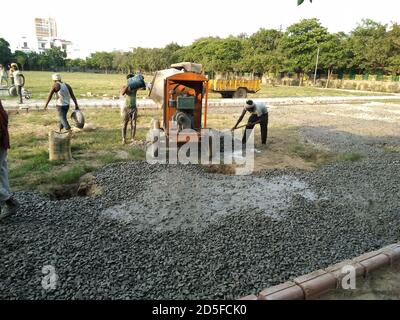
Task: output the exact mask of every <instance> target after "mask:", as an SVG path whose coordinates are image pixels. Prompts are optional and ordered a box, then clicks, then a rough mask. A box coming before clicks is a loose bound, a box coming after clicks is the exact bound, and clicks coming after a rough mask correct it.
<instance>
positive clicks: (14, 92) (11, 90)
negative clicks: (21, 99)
mask: <svg viewBox="0 0 400 320" xmlns="http://www.w3.org/2000/svg"><path fill="white" fill-rule="evenodd" d="M8 94H9V95H10V96H11V97H16V96H18V92H17V87H16V86H12V87H10V88H9V89H8Z"/></svg>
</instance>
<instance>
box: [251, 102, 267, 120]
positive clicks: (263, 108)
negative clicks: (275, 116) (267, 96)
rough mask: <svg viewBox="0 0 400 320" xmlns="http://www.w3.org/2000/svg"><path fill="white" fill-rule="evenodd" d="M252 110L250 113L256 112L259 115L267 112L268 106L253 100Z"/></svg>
mask: <svg viewBox="0 0 400 320" xmlns="http://www.w3.org/2000/svg"><path fill="white" fill-rule="evenodd" d="M253 104H254V111H253V112H252V113H251V114H256V115H257V116H259V117H261V116H262V115H263V114H266V113H268V108H267V105H266V104H265V102H253Z"/></svg>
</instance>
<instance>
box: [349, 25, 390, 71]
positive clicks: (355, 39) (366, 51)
mask: <svg viewBox="0 0 400 320" xmlns="http://www.w3.org/2000/svg"><path fill="white" fill-rule="evenodd" d="M386 29H387V26H386V25H382V24H380V23H378V22H375V21H373V20H370V19H365V20H362V22H361V24H360V25H359V26H358V27H357V28H356V29H354V30H353V31H352V32H351V34H350V46H351V48H352V50H353V59H352V66H351V67H353V68H354V69H356V70H358V71H359V72H381V73H383V72H385V66H386V65H387V64H388V58H389V53H390V42H389V41H388V37H387V36H386V31H387V30H386Z"/></svg>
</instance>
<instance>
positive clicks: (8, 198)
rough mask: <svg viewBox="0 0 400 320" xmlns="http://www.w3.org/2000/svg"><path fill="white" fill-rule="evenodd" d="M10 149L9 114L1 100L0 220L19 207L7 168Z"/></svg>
mask: <svg viewBox="0 0 400 320" xmlns="http://www.w3.org/2000/svg"><path fill="white" fill-rule="evenodd" d="M8 149H10V138H9V134H8V115H7V112H6V111H5V110H4V108H3V105H2V104H1V100H0V205H1V213H0V220H2V219H4V218H6V217H8V216H10V215H12V214H14V213H16V212H17V209H18V208H19V203H18V201H17V200H16V199H15V198H14V197H13V195H12V193H11V191H10V184H9V181H8V168H7V150H8Z"/></svg>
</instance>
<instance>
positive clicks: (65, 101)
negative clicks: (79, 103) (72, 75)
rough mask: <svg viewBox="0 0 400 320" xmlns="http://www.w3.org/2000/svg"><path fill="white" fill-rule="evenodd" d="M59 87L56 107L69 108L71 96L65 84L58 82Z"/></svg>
mask: <svg viewBox="0 0 400 320" xmlns="http://www.w3.org/2000/svg"><path fill="white" fill-rule="evenodd" d="M58 84H59V85H60V90H59V91H58V92H57V93H56V94H57V105H58V106H69V104H70V101H71V95H70V93H69V90H68V87H67V85H66V84H65V83H62V82H58Z"/></svg>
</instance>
